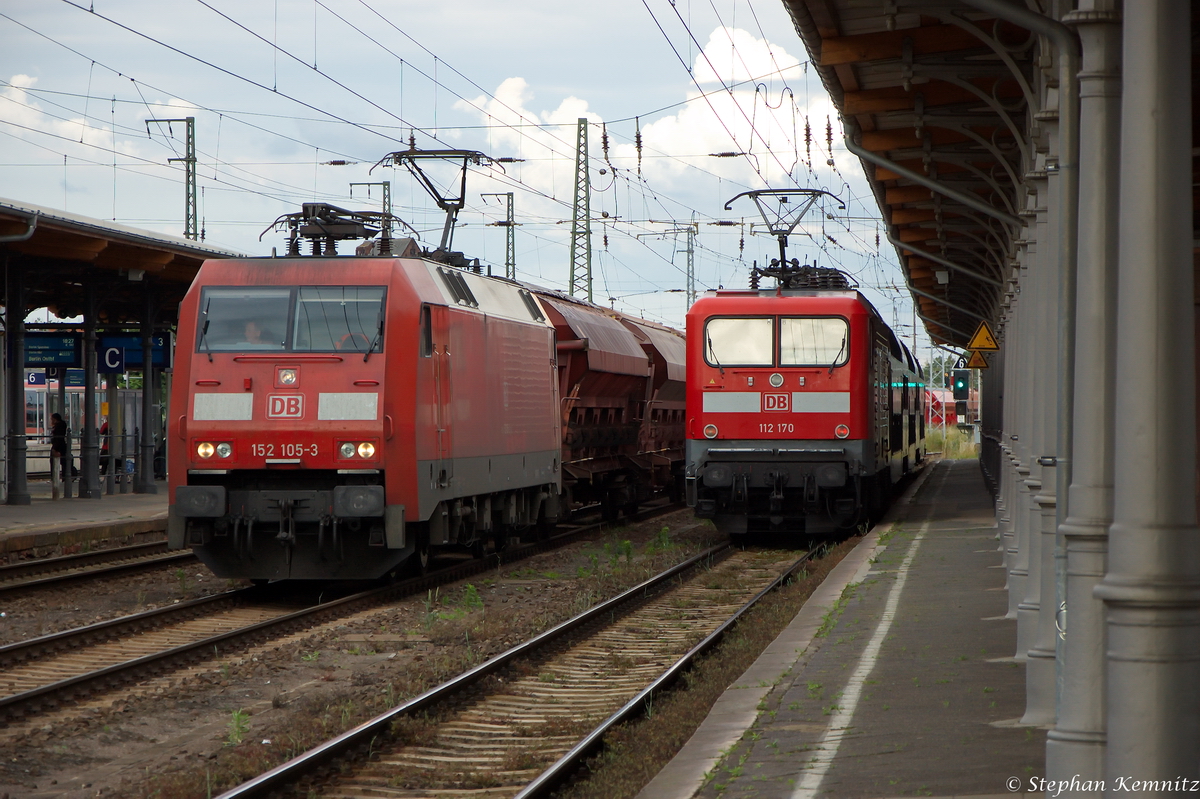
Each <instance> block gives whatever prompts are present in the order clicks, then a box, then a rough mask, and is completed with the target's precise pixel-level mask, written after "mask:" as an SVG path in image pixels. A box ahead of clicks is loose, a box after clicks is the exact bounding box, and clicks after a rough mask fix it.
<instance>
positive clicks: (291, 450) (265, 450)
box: [250, 444, 318, 458]
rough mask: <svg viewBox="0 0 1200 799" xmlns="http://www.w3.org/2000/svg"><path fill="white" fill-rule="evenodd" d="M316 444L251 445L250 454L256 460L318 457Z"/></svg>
mask: <svg viewBox="0 0 1200 799" xmlns="http://www.w3.org/2000/svg"><path fill="white" fill-rule="evenodd" d="M317 452H318V449H317V445H316V444H251V445H250V454H251V455H253V456H254V457H256V458H299V457H300V456H302V455H311V456H312V457H314V458H315V457H317Z"/></svg>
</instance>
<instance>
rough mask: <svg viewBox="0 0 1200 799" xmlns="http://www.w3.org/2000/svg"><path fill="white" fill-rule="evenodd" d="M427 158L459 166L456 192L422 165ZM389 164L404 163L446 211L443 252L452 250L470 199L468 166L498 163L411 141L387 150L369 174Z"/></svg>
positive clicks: (475, 152)
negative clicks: (405, 146) (420, 146)
mask: <svg viewBox="0 0 1200 799" xmlns="http://www.w3.org/2000/svg"><path fill="white" fill-rule="evenodd" d="M425 161H441V162H449V163H453V164H456V165H457V167H458V181H457V182H458V192H457V194H456V193H453V192H452V191H451V190H450V189H449V188H447V189H442V188H440V187H439V186H438V185H437V184H436V183H434V182H433V178H432V177H430V175H429V173H428V172H427V171H426V170H425V168H423V167H422V166H421V163H422V162H425ZM386 163H390V164H392V165H393V166H404V168H405V169H407V170H408V171H409V173H410V174H411V175H412V176H413V177H414V178H416V179H417V182H419V183H420V184H421V186H422V187H424V189H425V191H426V192H428V194H429V196H430V197H432V198H433V201H434V202H435V203H437V206H438V208H440V209H442V210H443V211H445V212H446V224H445V226H444V227H443V228H442V239H441V242H440V243H439V244H438V249H439V250H441V251H442V252H447V253H448V252H450V245H451V244H452V242H453V240H454V224H455V222H456V221H457V220H458V212H459V211H461V210H462V209H463V207H464V206H465V205H466V202H467V167H468V166H469V165H471V164H474V165H475V166H483V165H490V164H493V163H495V161H494V160H493V159H492V158H491V157H490V156H488V155H485V154H484V153H481V152H479V151H478V150H418V149H417V146H416V143H415V142H412V141H411V140H410V144H409V148H408V149H407V150H399V151H397V152H394V153H388V154H387V155H385V156H384V157H383V158H381V159H380V160H379V162H378V163H377V164H375V166H373V167H371V169H370V170H368V174H370V173H371V172H374V171H375V169H376V168H377V167H380V166H382V165H383V164H386Z"/></svg>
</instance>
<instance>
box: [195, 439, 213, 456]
mask: <svg viewBox="0 0 1200 799" xmlns="http://www.w3.org/2000/svg"><path fill="white" fill-rule="evenodd" d="M216 451H217V448H216V447H214V446H213V445H212V444H210V443H208V442H207V441H205V442H203V443H201V444H197V445H196V454H197V455H199V456H200V457H201V458H211V457H212V456H213V453H214V452H216Z"/></svg>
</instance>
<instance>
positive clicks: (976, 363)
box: [967, 352, 988, 369]
mask: <svg viewBox="0 0 1200 799" xmlns="http://www.w3.org/2000/svg"><path fill="white" fill-rule="evenodd" d="M967 368H968V369H986V368H988V362H987V358H985V357H983V353H982V352H972V353H971V357H970V358H968V359H967Z"/></svg>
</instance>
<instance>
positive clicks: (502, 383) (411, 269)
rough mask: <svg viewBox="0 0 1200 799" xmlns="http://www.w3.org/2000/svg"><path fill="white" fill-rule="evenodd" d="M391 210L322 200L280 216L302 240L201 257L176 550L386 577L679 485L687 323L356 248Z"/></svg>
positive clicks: (302, 572)
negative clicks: (277, 253) (350, 251)
mask: <svg viewBox="0 0 1200 799" xmlns="http://www.w3.org/2000/svg"><path fill="white" fill-rule="evenodd" d="M381 216H382V215H379V214H356V213H352V212H349V211H345V210H343V209H339V208H335V207H333V206H328V205H323V204H316V203H314V204H306V206H305V209H304V211H303V212H302V213H300V214H292V215H288V216H287V217H283V218H281V221H283V220H286V222H285V224H286V226H287V227H289V228H290V229H291V232H292V238H291V242H290V244H289V248H288V254H287V255H286V256H285V257H271V258H254V259H231V260H224V261H208V262H206V263H205V264H204V266H203V267H201V270H200V272H199V274H198V275H197V277H196V280H195V282H194V283H193V285H192V287H191V289H190V290H189V292H188V294H187V296H186V297H185V299H184V301H183V303H182V304H181V306H180V320H181V321H180V327H179V334H178V337H177V344H176V356H175V374H176V378H175V381H174V386H173V391H174V393H173V395H172V406H173V407H174V408H175V409H177V411H176V416H175V418H174V419H172V420H171V423H170V429H169V435H170V436H171V437H172V440H173V442H174V444H175V445H174V446H172V447H171V450H170V451H171V456H170V457H171V464H170V466H171V468H170V477H171V483H170V510H169V516H168V538H169V541H170V546H171V547H172V548H175V549H178V548H182V547H185V546H190V547H192V549H193V550H194V551H195V552H196V555H197V556H198V557H199V558H200V559H201V560H202V561H203V562H204V563H205V564H207V565H208V566H209V568H211V569H212V571H213V572H214V573H215V574H217V575H218V576H221V577H242V578H249V579H252V580H258V581H268V580H280V579H328V578H342V579H373V578H377V577H381V576H384V575H387V574H389V573H393V572H395V571H396V570H397V569H398V567H400V566H401V565H403V564H405V563H406V561H410V559H411V560H412V561H414V562H416V563H417V564H424V563H425V562H426V561H427V559H428V555H429V551H430V548H431V547H439V546H441V547H455V548H459V549H467V550H469V551H471V552H473V553H475V554H476V555H481V554H482V553H483V552H484V551H485V547H486V544H487V542H488V540H489V539H492V540H494V542H495V544H496V547H497V548H500V547H502V546H503V545H504V544H505V543H506V542H507V541H508V540H509V539H510V538H511V537H512V536H514V535H516V534H518V533H519V532H521V531H523V530H528V529H535V530H538V531H541V532H544V531H545V530H546V529H548V528H549V527H550V526H552V525H553V524H554V523H555V522H556V521H557V520H558V519H560V518H561V517H563V516H564V515H566V514H569V513H570V512H571V510H572V509H573V508H576V507H580V506H583V505H591V504H598V505H600V506H601V508H602V509H603V511H604V514H605V516H606V517H607V518H609V519H613V518H615V517H616V516H617V514H618V512H619V511H620V510H624V511H625V512H626V513H627V514H628V513H631V512H632V511H633V510H635V509H636V507H637V505H638V503H639V502H641V501H642V500H645V499H647V498H649V497H650V496H651V495H652V494H653V493H656V492H658V491H660V490H665V491H667V492H668V493H677V491H678V487H679V486H681V485H682V474H683V445H684V441H683V416H684V384H683V369H684V357H685V348H684V342H683V337H682V336H681V335H680V334H679V333H678V332H676V331H673V330H670V329H668V328H665V327H662V326H660V325H655V324H654V323H652V322H647V321H645V320H642V319H635V318H631V317H627V316H624V315H622V314H619V313H617V312H615V311H612V310H609V309H605V308H600V307H599V306H596V305H592V304H590V303H586V302H580V301H578V300H575V299H573V298H570V297H567V296H565V295H562V294H559V293H557V292H551V291H546V290H543V289H538V288H536V287H532V286H527V285H523V284H520V283H517V282H515V281H512V280H504V279H500V278H492V277H490V276H485V275H483V274H482V270H481V269H480V268H479V267H478V265H477V264H469V263H467V261H466V260H465V259H464V258H463V257H462V256H461V254H459V253H452V252H448V251H447V250H445V249H444V248H443V247H439V248H437V249H435V250H433V251H430V252H422V251H420V250H419V249H418V248H417V246H416V244H415V242H413V241H412V240H410V239H399V240H392V239H390V237H389V235H388V234H387V233H386V232H385V233H384V234H383V236H382V237H381V239H380V240H378V241H371V242H367V244H366V245H365V246H361V247H360V248H359V250H358V254H357V255H356V256H351V257H337V256H336V252H335V251H334V246H333V244H334V243H335V242H336V241H337V240H339V239H347V238H369V237H370V236H373V235H375V234H376V233H378V232H380V230H386V228H385V227H384V226H383V225H382V224H380V223H382V222H383V221H385V220H383V219H381V218H380V217H381ZM372 225H374V227H375V228H376V229H372ZM302 238H309V239H311V240H312V241H313V249H314V255H312V256H308V257H304V256H301V255H300V239H302ZM443 243H444V244H445V243H446V239H445V238H444V239H443ZM393 250H394V251H396V252H397V253H398V255H396V256H393V255H392V252H393Z"/></svg>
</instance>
